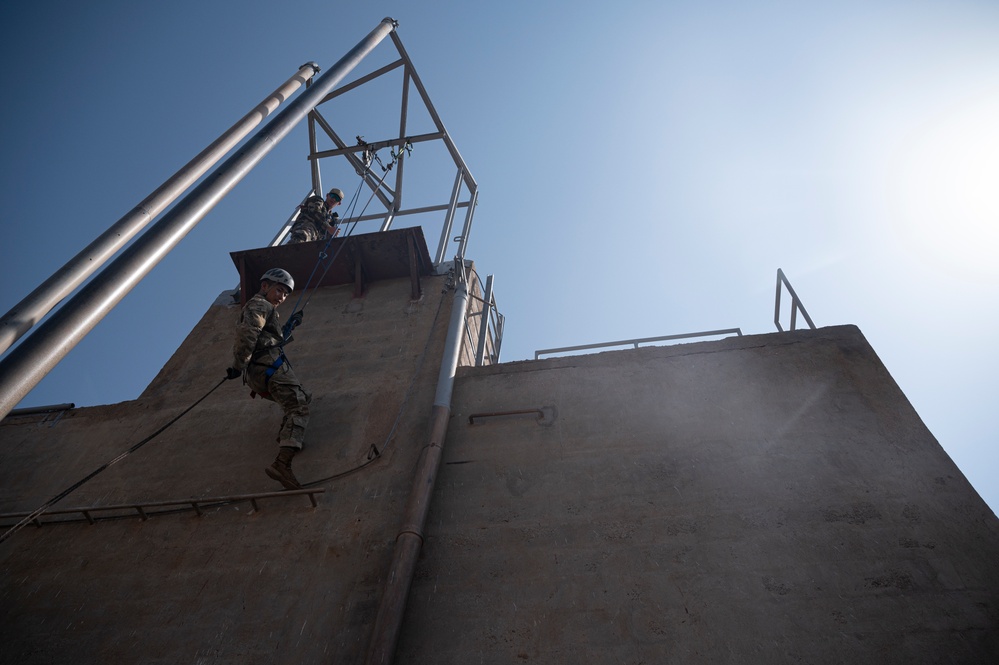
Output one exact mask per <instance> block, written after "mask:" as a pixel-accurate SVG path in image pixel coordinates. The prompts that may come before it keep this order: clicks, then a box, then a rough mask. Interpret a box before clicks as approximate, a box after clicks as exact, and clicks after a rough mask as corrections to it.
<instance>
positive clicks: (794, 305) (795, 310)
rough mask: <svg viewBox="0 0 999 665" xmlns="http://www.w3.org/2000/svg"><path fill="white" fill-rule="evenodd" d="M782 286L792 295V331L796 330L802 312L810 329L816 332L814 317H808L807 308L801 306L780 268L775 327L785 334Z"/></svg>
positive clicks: (778, 270) (775, 306)
mask: <svg viewBox="0 0 999 665" xmlns="http://www.w3.org/2000/svg"><path fill="white" fill-rule="evenodd" d="M781 284H783V285H784V286H786V287H787V291H788V293H790V294H791V330H794V329H795V324H796V323H797V318H798V317H797V315H798V310H801V315H802V316H804V317H805V322H806V323H808V327H809V328H811V329H812V330H815V324H814V323H812V317H810V316H808V312H806V311H805V306H804V305H802V304H801V299H800V298H798V294H797V293H795V292H794V288H792V287H791V282H789V281H787V277H785V276H784V271H783V270H781V269H780V268H777V296H776V298H775V300H774V325H776V326H777V330H778V331H780V332H785V331H784V328H782V327H781V325H780V293H781V290H782V289H781ZM788 332H790V331H788Z"/></svg>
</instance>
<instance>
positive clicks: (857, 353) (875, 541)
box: [397, 326, 999, 664]
mask: <svg viewBox="0 0 999 665" xmlns="http://www.w3.org/2000/svg"><path fill="white" fill-rule="evenodd" d="M534 408H537V409H542V412H543V413H542V416H541V417H538V416H534V415H526V416H507V417H503V418H492V419H480V420H476V423H475V424H474V425H469V423H468V418H469V415H472V414H475V413H481V412H497V411H505V410H519V409H534ZM444 460H445V461H444V465H443V469H442V472H441V475H440V478H439V480H438V483H437V489H436V493H435V496H434V503H433V505H432V508H431V514H430V524H429V528H428V531H427V540H426V542H425V544H424V549H423V554H422V559H421V564H420V567H419V569H418V571H417V581H416V583H415V584H414V587H413V590H412V593H411V595H410V600H409V605H408V609H407V613H406V623H405V624H404V630H403V635H402V637H401V641H400V645H399V649H398V652H397V662H404V663H468V662H476V663H478V662H483V663H514V662H516V663H519V662H541V663H583V662H585V663H629V664H638V663H649V664H651V663H853V662H861V663H900V664H901V663H942V662H947V663H992V662H996V655H997V654H999V522H997V519H996V517H995V516H994V515H993V514H992V513H991V511H990V510H989V509H988V507H987V506H986V505H985V503H984V502H983V501H982V500H981V498H980V497H979V496H978V495H977V494H976V492H975V491H974V489H973V488H972V487H971V486H970V484H969V483H968V482H967V481H966V480H965V478H964V477H963V476H962V474H961V473H960V471H958V469H957V468H956V467H955V465H954V464H953V463H952V462H951V460H950V459H949V458H948V457H947V455H946V454H945V453H944V451H943V450H942V449H941V448H940V446H939V445H938V444H937V442H936V441H935V439H934V438H933V437H932V435H931V434H930V433H929V431H928V430H927V429H926V427H925V426H924V425H923V424H922V422H921V421H920V419H919V417H918V416H917V414H916V413H915V412H914V410H913V409H912V407H911V406H910V404H909V403H908V401H907V400H906V399H905V397H904V395H903V394H902V393H901V391H900V390H899V388H898V387H897V385H896V384H895V382H894V381H893V380H892V378H891V376H890V375H889V374H888V372H887V371H886V370H885V368H884V366H883V365H882V363H881V362H880V360H879V359H878V358H877V356H876V355H875V353H874V351H873V350H872V349H871V348H870V346H869V345H868V344H867V342H866V340H865V339H864V338H863V336H862V335H861V333H860V331H859V330H857V329H856V328H855V327H852V326H843V327H835V328H825V329H821V330H817V331H800V332H796V333H784V334H773V335H761V336H750V337H743V338H732V339H727V340H722V341H718V342H705V343H698V344H686V345H679V346H671V347H664V348H643V349H638V350H628V351H617V352H610V353H601V354H597V355H590V356H577V357H569V358H560V359H551V360H542V361H532V362H521V363H511V364H501V365H497V366H493V367H487V368H465V369H462V370H460V372H459V378H458V381H457V383H456V386H455V393H454V405H453V416H452V420H451V426H450V429H449V434H448V438H447V442H446V446H445V457H444Z"/></svg>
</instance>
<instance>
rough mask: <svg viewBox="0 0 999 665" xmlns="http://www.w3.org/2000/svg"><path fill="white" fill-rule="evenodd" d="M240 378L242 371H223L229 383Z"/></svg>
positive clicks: (230, 369)
mask: <svg viewBox="0 0 999 665" xmlns="http://www.w3.org/2000/svg"><path fill="white" fill-rule="evenodd" d="M241 376H243V370H239V369H236V368H235V367H230V368H229V369H227V370H226V371H225V378H227V379H228V380H230V381H232V380H233V379H238V378H239V377H241Z"/></svg>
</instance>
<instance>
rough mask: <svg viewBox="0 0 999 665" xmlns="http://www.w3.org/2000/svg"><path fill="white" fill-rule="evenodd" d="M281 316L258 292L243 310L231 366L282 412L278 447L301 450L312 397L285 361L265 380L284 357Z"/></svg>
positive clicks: (251, 386) (244, 380) (237, 328)
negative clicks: (239, 371)
mask: <svg viewBox="0 0 999 665" xmlns="http://www.w3.org/2000/svg"><path fill="white" fill-rule="evenodd" d="M280 321H281V316H280V315H279V314H278V312H277V310H276V309H275V307H274V305H272V304H270V303H269V302H267V299H266V298H264V297H263V296H262V295H260V294H259V293H258V294H257V295H255V296H253V297H252V298H250V300H249V302H247V303H246V305H245V306H244V307H243V311H242V313H241V314H240V317H239V324H238V325H237V327H236V342H235V344H233V347H232V354H233V358H234V361H233V367H235V368H236V369H245V370H246V371H245V372H244V373H243V382H244V383H246V384H247V385H248V386H250V388H251V389H252V390H253V391H254V392H256V393H257V394H259V395H260V396H261V397H263V398H265V399H269V400H271V401H273V402H276V403H277V404H278V405H280V406H281V408H282V409H284V419H283V420H282V421H281V430H280V432H279V433H278V439H277V440H278V445H279V446H287V447H290V448H295V449H296V450H301V449H302V445H303V444H304V443H305V427H306V425H308V424H309V403H310V402H312V395H311V394H310V393H309V392H307V391H306V390H305V389H304V388H303V387H302V384H301V383H300V382H299V380H298V377H296V376H295V372H294V371H292V369H291V365H290V364H289V363H288V360H287V358H285V359H284V362H283V363H282V364H281V366H280V367H278V368H277V369H276V370H275V371H274V373H273V375H272V376H271V377H270V379H269V380H268V378H267V370H268V369H269V368H270V367H273V366H274V363H275V362H276V361H277V360H278V359H279V358H283V357H284V353H283V352H282V351H281V346H280V345H281V343H282V342H283V341H284V338H283V336H282V335H281V323H280Z"/></svg>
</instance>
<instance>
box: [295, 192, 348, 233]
mask: <svg viewBox="0 0 999 665" xmlns="http://www.w3.org/2000/svg"><path fill="white" fill-rule="evenodd" d="M342 201H343V191H341V190H339V189H337V188H336V187H334V188H333V189H331V190H330V191H329V193H328V194H327V195H326V198H325V199H323V198H321V197H320V196H318V195H316V194H312V195H311V196H309V198H307V199H305V202H304V203H302V205H300V206H299V207H298V209H299V212H298V217H297V218H296V219H295V223H294V224H293V225H292V227H291V235H290V237H289V238H288V244H289V245H290V244H292V243H296V242H310V241H312V240H322V239H323V238H325V237H326V236H327V234H328V235H336V233H337V223H338V221H339V215H337V213H335V212H333V208H335V207H337V206H338V205H340V203H341V202H342Z"/></svg>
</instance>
